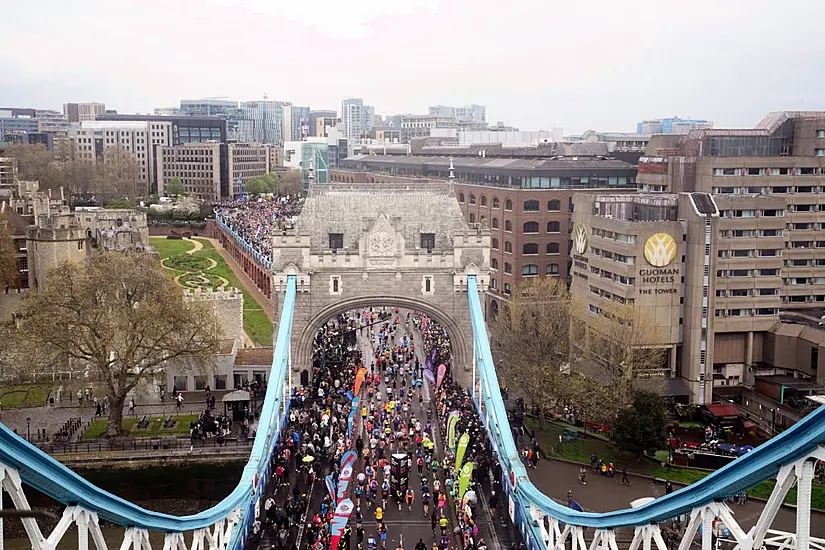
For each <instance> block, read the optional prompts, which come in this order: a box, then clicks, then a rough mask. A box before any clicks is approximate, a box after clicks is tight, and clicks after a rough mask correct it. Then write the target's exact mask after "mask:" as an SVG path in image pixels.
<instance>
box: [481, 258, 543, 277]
mask: <svg viewBox="0 0 825 550" xmlns="http://www.w3.org/2000/svg"><path fill="white" fill-rule="evenodd" d="M490 267H491V268H492V269H493V270H495V271H498V267H499V263H498V260H497V259H496V258H493V259H492V261H491V262H490ZM504 273H506V274H508V275H512V274H513V265H512V264H511V263H510V262H504ZM521 274H522V275H525V276H531V275H538V274H539V266H538V265H537V264H527V265H525V266H523V267H522V268H521ZM544 274H545V275H558V274H559V264H553V263H551V264H547V267H546V268H545V271H544Z"/></svg>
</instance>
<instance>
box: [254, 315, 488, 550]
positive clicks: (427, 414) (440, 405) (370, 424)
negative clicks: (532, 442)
mask: <svg viewBox="0 0 825 550" xmlns="http://www.w3.org/2000/svg"><path fill="white" fill-rule="evenodd" d="M416 345H418V346H419V349H418V350H416ZM422 355H423V356H425V357H426V359H427V360H426V361H424V362H423V363H425V364H422V361H421V360H420V359H419V357H420V356H422ZM450 361H451V357H450V344H449V337H448V334H447V333H446V331H444V329H443V328H442V327H441V326H439V325H438V324H437V323H435V322H434V321H432V320H431V319H428V318H426V317H425V316H423V315H420V314H416V313H401V312H399V311H398V309H397V308H396V309H394V310H393V309H382V310H377V309H373V308H364V309H362V310H357V311H356V312H353V313H350V314H348V315H342V316H339V317H338V318H337V319H336V320H335V321H332V322H330V323H328V324H326V325H324V326H323V327H322V328H321V329H320V330H319V331H318V333H317V336H316V339H315V342H314V359H313V365H312V373H311V383H310V385H308V386H306V387H305V386H300V387H298V388H295V390H294V391H293V397H292V402H291V409H290V412H289V415H288V419H287V426H286V427H285V428H284V430H283V432H282V436H281V441H280V442H279V444H278V445H277V446H276V449H275V452H274V453H273V458H272V460H273V464H272V472H273V474H272V475H273V479H272V481H271V482H270V483H269V484H268V491H269V494H268V495H267V497H266V499H265V500H264V510H263V512H262V517H261V518H259V520H258V521H256V522H255V524H254V527H253V532H254V533H255V535H254V537H253V540H252V541H251V542H253V543H254V544H257V545H264V547H267V546H266V545H268V547H269V548H271V549H273V550H286V549H290V550H297V549H298V548H300V549H301V550H304V549H305V548H306V549H312V550H330V544H331V541H332V533H331V531H332V529H331V522H332V521H333V516H334V514H335V508H336V498H335V495H331V494H329V493H328V492H327V491H323V494H324V496H323V498H316V499H314V500H313V499H312V487H313V483H316V485H319V484H320V485H319V486H320V487H323V486H324V482H325V480H324V478H325V476H326V475H329V476H330V478H331V480H332V485H333V486H334V487H337V486H338V484H339V476H340V475H341V472H342V468H341V459H342V457H344V455H345V453H347V451H349V450H350V449H352V450H354V451H355V452H357V457H358V458H357V460H356V463H355V465H354V468H353V470H354V472H355V473H354V474H353V476H352V480H351V482H350V484H349V490H348V491H347V493H348V494H349V495H350V497H351V500H352V502H353V511H352V513H351V515H350V517H349V522H348V525H347V526H346V527H345V528H344V529H343V532H342V533H341V539H340V542H339V543H338V549H340V550H356V549H358V550H373V549H375V550H377V549H378V548H379V547H380V548H381V549H382V550H385V549H386V548H387V537H388V530H389V529H390V528H391V527H389V526H388V524H387V523H386V518H387V517H388V516H389V517H390V518H393V517H395V514H398V515H399V517H401V512H402V510H404V511H405V512H404V514H405V515H406V514H409V513H413V514H418V515H420V516H422V517H424V518H426V519H427V520H429V524H430V531H431V536H432V540H431V541H430V542H429V543H425V542H424V538H423V537H417V538H418V541H417V542H416V541H415V540H410V541H407V540H404V541H403V542H404V543H405V546H407V547H408V548H410V549H412V548H413V547H414V548H415V549H416V550H429V548H430V545H431V547H432V549H433V550H447V549H448V548H449V547H450V546H451V542H452V541H453V540H454V539H453V534H457V535H460V536H459V538H458V539H456V540H458V542H459V543H460V545H461V546H462V547H463V548H465V549H473V550H486V547H487V546H486V543H485V542H484V540H483V539H482V538H481V537H480V536H479V532H478V526H477V525H476V523H475V521H476V520H475V519H474V514H475V513H477V512H478V511H479V508H478V505H479V504H481V502H480V500H481V499H482V498H484V496H483V495H482V491H481V490H480V485H479V483H481V482H486V481H489V478H490V476H491V475H492V476H493V479H496V480H497V479H498V476H499V474H500V471H499V470H498V468H499V467H498V465H497V462H496V461H493V460H492V453H491V451H490V445H489V443H488V441H487V437H486V432H485V430H484V427H483V425H482V423H481V421H480V419H479V418H478V416H477V414H476V411H475V406H474V404H473V402H472V399H471V398H470V397H469V395H468V393H467V392H466V391H464V390H462V389H461V388H460V386H458V385H457V384H456V383H454V381H453V379H452V376H451V375H450V374H449V368H450ZM442 364H443V365H445V367H446V369H445V372H443V373H442V376H439V377H438V378H439V380H438V381H439V382H440V385H438V388H437V387H436V386H437V384H436V383H435V382H436V380H435V378H436V374H435V372H434V371H435V370H436V369H437V367H435V365H442ZM362 368H363V369H364V370H365V375H364V378H363V383H362V384H361V386H360V388H361V389H360V391H359V392H358V395H357V396H354V395H353V391H352V390H353V389H354V385H355V378H356V373H357V372H358V371H359V369H362ZM427 371H429V373H428V372H427ZM425 379H426V381H427V382H426V384H427V386H428V389H429V391H428V392H427V396H428V397H429V396H432V399H431V400H428V402H425V391H424V390H425V388H424V386H425ZM353 397H355V398H356V405H355V415H354V418H355V423H354V425H353V427H352V428H350V427H349V426H348V418H347V417H348V414H349V413H350V409H351V406H352V405H351V403H352V402H353ZM451 411H458V412H459V413H460V420H459V422H458V423H457V426H456V429H457V431H458V432H459V433H467V434H468V436H469V444H468V445H467V449H466V454H465V455H464V460H463V461H462V463H466V462H472V463H473V464H474V470H473V476H472V482H471V483H470V486H469V488H467V489H466V492H464V493H463V498H460V499H459V498H458V497H459V494H458V493H459V476H458V472H457V471H456V468H454V467H453V465H454V460H455V452H453V451H452V450H450V449H444V447H445V445H444V442H446V423H447V416H448V415H449V413H450V412H451ZM350 429H351V430H352V433H351V434H349V433H348V431H349V430H350ZM439 450H440V451H441V453H440V456H441V457H442V458H439V452H438V451H439ZM394 454H395V455H396V456H395V458H394V459H393V458H392V455H394ZM401 454H403V455H405V456H404V459H403V461H404V462H406V464H405V466H406V470H407V472H408V473H407V475H406V483H404V484H399V483H398V479H397V478H396V479H393V475H396V474H394V473H393V472H392V468H393V467H395V466H393V465H392V464H393V462H392V461H393V460H395V465H396V466H397V465H398V461H399V456H400V455H401ZM494 462H495V463H494ZM492 483H493V485H492V486H493V492H492V495H491V496H488V497H487V500H488V501H487V506H488V507H489V508H490V509H491V510H492V511H493V512H494V513H495V508H496V503H497V496H496V493H497V489H496V488H497V482H496V481H494V482H492ZM318 493H319V491H317V490H316V492H315V494H316V497H317V495H318ZM488 494H489V493H488ZM319 502H320V503H319ZM451 518H455V519H451ZM456 519H457V521H458V523H457V525H453V524H452V522H453V521H456ZM293 526H300V527H298V528H296V527H293ZM392 528H393V529H395V527H392ZM391 535H392V537H393V538H395V539H398V540H399V548H401V540H400V539H401V536H400V535H401V533H400V532H396V533H392V534H391ZM265 539H266V540H265Z"/></svg>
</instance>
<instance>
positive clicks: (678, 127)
mask: <svg viewBox="0 0 825 550" xmlns="http://www.w3.org/2000/svg"><path fill="white" fill-rule="evenodd" d="M702 128H713V123H712V122H710V121H708V120H698V119H689V118H679V117H670V118H654V119H652V120H643V121H641V122H637V123H636V133H637V134H687V133H688V132H690V131H691V130H699V129H702Z"/></svg>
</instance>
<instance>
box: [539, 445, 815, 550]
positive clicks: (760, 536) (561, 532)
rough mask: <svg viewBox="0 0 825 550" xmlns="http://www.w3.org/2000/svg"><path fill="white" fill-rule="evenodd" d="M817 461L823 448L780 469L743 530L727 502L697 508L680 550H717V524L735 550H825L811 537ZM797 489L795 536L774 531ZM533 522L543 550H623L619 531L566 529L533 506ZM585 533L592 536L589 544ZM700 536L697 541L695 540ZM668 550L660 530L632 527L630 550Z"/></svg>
mask: <svg viewBox="0 0 825 550" xmlns="http://www.w3.org/2000/svg"><path fill="white" fill-rule="evenodd" d="M817 460H825V448H823V447H818V448H817V449H816V450H815V451H813V452H812V453H811V454H809V455H808V456H806V457H804V458H802V459H800V460H798V461H796V462H794V463H791V464H786V465H784V466H782V467H781V468H780V470H779V473H778V475H777V476H776V486H775V487H774V489H773V492H772V493H771V496H770V498H769V499H768V501H767V502H766V504H765V508H764V509H763V510H762V513H761V514H760V516H759V519H758V520H757V522H756V525H754V526H753V527H752V528H751V529H749V530H748V531H745V530H744V529H742V527H741V526H740V525H739V523H737V521H736V519H735V518H734V513H733V510H731V509H730V507H728V505H727V504H726V503H724V502H708V503H705V504H702V505H700V506H697V507H696V508H694V509H693V510H692V511H691V513H690V516H689V521H688V524H687V528H686V530H685V532H684V534H683V535H682V538H681V541H680V542H679V550H691V548H692V547H693V545H694V543H701V547H702V550H713V549H714V540H715V537H714V535H715V534H714V522H715V521H716V520H717V519H718V520H721V522H722V523H723V524H724V525H725V527H726V528H727V529H728V531H729V532H730V538H725V539H717V540H718V541H721V542H726V543H729V546H727V547H728V548H730V547H731V545H732V547H733V550H825V539H819V538H813V537H811V535H810V533H811V486H812V482H813V475H814V466H815V465H816V461H817ZM794 485H796V487H797V496H796V532H795V533H787V532H784V531H777V530H773V529H771V528H770V527H771V525H772V524H773V522H774V520H775V519H776V515H777V513H778V512H779V509H780V507H781V506H782V503H783V502H784V501H785V497H786V496H787V495H788V491H790V489H791V488H792V487H793V486H794ZM530 517H531V518H532V519H533V520H534V521H535V522H536V525H537V526H538V531H539V533H540V537H541V541H540V542H541V544H542V545H543V547H544V549H545V550H619V545H618V543H617V540H616V532H615V531H614V530H610V529H595V531H594V530H593V529H586V528H584V527H581V526H578V525H570V524H564V523H562V522H561V521H559V520H558V519H557V518H554V517H552V516H550V515H547V514H545V513H544V512H543V511H542V510H540V509H538V508H537V507H536V506H534V505H531V506H530ZM586 532H592V538H590V541H589V544H588V542H587V537H585V533H586ZM697 536H698V537H699V540H697ZM654 547H655V549H656V550H667V545H666V544H665V541H664V538H663V537H662V532H661V530H660V528H659V525H656V524H652V525H642V526H637V527H635V528H634V533H633V539H632V540H631V542H630V544H629V546H628V547H627V548H628V550H652V549H653V548H654Z"/></svg>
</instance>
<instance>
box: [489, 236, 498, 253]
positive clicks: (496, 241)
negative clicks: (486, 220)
mask: <svg viewBox="0 0 825 550" xmlns="http://www.w3.org/2000/svg"><path fill="white" fill-rule="evenodd" d="M490 246H492V247H493V250H498V239H496V238H495V237H493V240H492V241H491V242H490Z"/></svg>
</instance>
